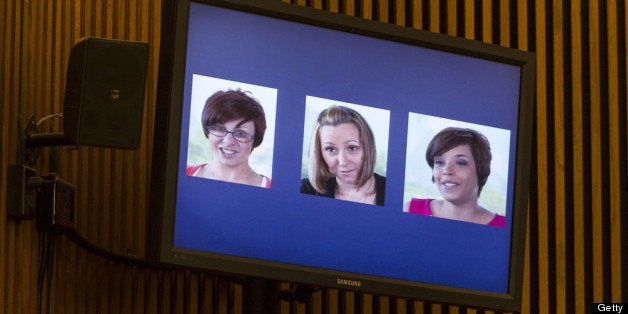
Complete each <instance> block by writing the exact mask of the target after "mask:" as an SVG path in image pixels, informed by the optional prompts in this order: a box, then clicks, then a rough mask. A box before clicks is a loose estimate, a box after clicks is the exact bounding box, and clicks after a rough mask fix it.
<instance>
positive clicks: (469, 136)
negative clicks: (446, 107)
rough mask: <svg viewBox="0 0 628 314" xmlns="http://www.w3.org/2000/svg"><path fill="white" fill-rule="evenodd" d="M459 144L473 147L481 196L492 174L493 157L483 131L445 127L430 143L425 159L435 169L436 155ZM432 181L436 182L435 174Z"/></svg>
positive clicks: (472, 152) (472, 151)
mask: <svg viewBox="0 0 628 314" xmlns="http://www.w3.org/2000/svg"><path fill="white" fill-rule="evenodd" d="M459 145H469V147H470V148H471V154H472V155H473V161H474V163H475V173H476V175H477V177H478V196H480V192H481V191H482V187H484V184H486V181H487V180H488V176H489V175H490V174H491V159H492V155H491V146H490V144H489V142H488V139H487V138H486V137H485V136H484V135H482V134H481V133H479V132H477V131H475V130H472V129H466V128H454V127H449V128H445V129H443V130H441V131H440V132H438V134H436V135H435V136H434V138H432V140H431V141H430V143H429V144H428V146H427V150H426V151H425V160H426V161H427V164H428V165H430V168H432V169H434V157H436V156H440V155H442V154H444V153H445V152H447V151H448V150H450V149H452V148H454V147H456V146H459ZM432 182H434V176H432Z"/></svg>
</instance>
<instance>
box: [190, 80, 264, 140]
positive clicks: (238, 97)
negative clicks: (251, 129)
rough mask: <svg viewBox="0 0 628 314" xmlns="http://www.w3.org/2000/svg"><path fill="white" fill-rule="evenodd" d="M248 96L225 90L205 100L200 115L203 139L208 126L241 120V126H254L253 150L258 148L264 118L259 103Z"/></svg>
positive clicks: (206, 134) (238, 91) (206, 135)
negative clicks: (250, 124)
mask: <svg viewBox="0 0 628 314" xmlns="http://www.w3.org/2000/svg"><path fill="white" fill-rule="evenodd" d="M249 94H250V93H249V92H243V91H240V90H227V91H217V92H216V93H214V94H213V95H211V96H210V97H209V98H207V101H206V102H205V107H204V108H203V114H202V115H201V123H202V124H203V132H204V133H205V137H209V134H208V131H207V127H208V126H210V125H214V124H223V123H225V122H228V121H232V120H239V119H242V122H241V124H242V123H246V122H248V121H252V122H253V124H254V125H255V134H254V138H253V148H255V147H257V146H259V145H260V144H261V143H262V141H263V140H264V133H265V132H266V116H265V114H264V109H263V108H262V106H261V105H260V103H259V101H257V99H255V98H253V97H251V96H249Z"/></svg>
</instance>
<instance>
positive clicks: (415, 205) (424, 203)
mask: <svg viewBox="0 0 628 314" xmlns="http://www.w3.org/2000/svg"><path fill="white" fill-rule="evenodd" d="M431 201H432V200H431V199H422V198H413V199H412V200H411V201H410V206H409V208H408V212H409V213H411V214H419V215H423V216H432V210H431V209H430V202H431ZM486 225H487V226H494V227H502V228H503V227H504V226H505V225H506V217H504V216H502V215H499V214H495V217H493V220H491V221H490V222H489V223H487V224H486Z"/></svg>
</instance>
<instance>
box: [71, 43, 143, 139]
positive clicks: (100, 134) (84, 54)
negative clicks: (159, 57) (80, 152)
mask: <svg viewBox="0 0 628 314" xmlns="http://www.w3.org/2000/svg"><path fill="white" fill-rule="evenodd" d="M148 54H149V46H148V44H146V43H140V42H131V41H120V40H110V39H102V38H84V39H81V40H80V41H78V42H77V43H76V44H74V46H73V47H72V49H71V51H70V59H69V61H68V69H67V76H66V85H65V98H64V105H63V132H64V133H65V136H66V138H67V139H68V140H69V141H71V142H72V143H76V144H77V145H81V146H82V145H85V146H100V147H110V148H126V149H137V148H138V146H139V143H140V137H141V134H142V120H143V114H144V98H145V96H144V94H145V90H146V71H147V67H148Z"/></svg>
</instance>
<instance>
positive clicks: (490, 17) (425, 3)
mask: <svg viewBox="0 0 628 314" xmlns="http://www.w3.org/2000/svg"><path fill="white" fill-rule="evenodd" d="M277 1H283V2H290V3H293V4H294V5H302V6H310V7H314V8H316V9H320V10H328V11H331V12H338V13H339V14H346V15H354V16H359V17H361V18H365V19H374V20H377V21H380V22H383V23H391V24H397V25H401V26H405V27H412V28H417V29H425V30H429V31H432V32H440V33H445V34H449V35H453V36H460V37H465V38H468V39H474V40H481V41H484V42H487V43H493V44H498V45H502V46H506V47H514V48H518V49H522V50H530V51H533V52H535V53H536V56H537V82H536V93H537V95H536V109H535V110H536V111H535V112H536V113H535V121H534V123H535V124H534V125H535V134H534V135H535V137H534V140H533V146H534V147H533V150H534V152H533V162H532V166H531V169H530V172H531V174H532V180H531V181H532V183H531V187H530V188H531V191H530V196H529V199H530V206H529V208H530V209H529V222H530V224H529V228H528V230H529V232H528V243H527V245H526V269H525V274H524V290H523V291H524V296H523V298H524V304H523V309H522V313H586V312H588V309H589V307H590V304H591V303H592V302H610V301H614V302H620V301H622V302H628V300H627V299H626V295H628V269H627V268H626V267H625V266H624V265H625V264H628V249H627V243H628V218H627V217H628V213H627V212H626V210H627V209H628V165H627V161H626V160H627V157H626V156H628V134H627V133H628V127H627V120H628V109H627V105H626V103H627V95H626V94H627V92H626V90H627V89H628V81H627V78H626V72H628V63H627V60H626V50H627V49H628V32H627V24H626V17H627V16H628V7H627V6H626V4H625V3H624V1H622V0H608V1H584V0H574V1H561V0H534V1H533V0H518V1H507V0H475V1H461V0H388V1H383V0H380V1H372V0H343V1H340V0H277ZM0 16H2V17H3V18H2V19H0V47H1V49H0V102H1V107H0V108H1V109H0V118H1V121H2V124H0V139H1V141H2V142H1V145H2V150H1V151H0V176H1V177H2V180H0V237H1V239H0V313H37V306H38V304H39V305H40V306H41V309H43V312H44V313H221V314H232V313H235V314H237V313H241V311H242V302H241V299H242V287H241V286H240V285H238V284H237V283H234V282H230V281H229V279H228V278H218V277H214V276H211V275H209V274H205V273H199V272H193V271H189V270H185V271H184V270H169V269H159V268H154V267H153V266H151V265H142V264H131V263H128V262H124V261H121V260H115V259H114V260H108V259H105V258H102V257H100V256H98V255H97V254H94V253H93V252H95V251H87V250H85V249H83V248H81V247H79V246H77V245H76V244H75V243H74V242H71V241H69V240H68V239H66V238H63V237H55V238H50V237H46V236H45V234H40V233H38V232H37V230H36V228H35V224H34V222H33V221H19V222H16V221H7V220H6V219H4V218H3V217H5V216H6V206H5V205H4V204H5V202H6V198H7V195H6V188H7V182H6V168H7V166H8V165H11V164H15V163H16V162H17V160H18V156H17V143H18V141H17V138H18V132H17V124H18V116H19V115H20V114H21V117H22V123H24V122H25V121H26V119H28V118H29V117H30V116H31V115H33V116H34V117H35V118H36V119H39V118H42V117H45V116H46V115H49V114H54V113H58V112H60V111H61V109H62V106H61V102H62V100H63V99H62V98H63V91H64V88H65V86H64V85H65V68H66V66H67V57H68V54H69V51H70V48H71V45H72V43H73V42H75V41H76V40H77V39H79V38H81V37H84V36H96V37H105V38H114V39H128V40H138V41H143V42H148V43H149V44H150V46H151V53H150V60H149V74H148V83H147V91H146V106H145V115H144V123H143V137H142V140H141V144H140V149H139V150H137V151H114V150H108V149H97V148H81V149H79V150H66V149H62V148H56V149H43V150H42V154H41V157H40V159H39V168H40V170H41V172H42V174H45V173H47V172H49V171H54V172H58V173H60V174H61V176H62V178H64V179H65V180H66V181H69V182H71V183H73V184H75V185H76V187H77V191H78V199H77V208H78V210H77V213H76V221H75V223H76V229H77V230H78V232H79V233H80V234H81V235H83V236H84V237H85V238H86V239H88V240H89V241H90V242H92V243H94V244H96V245H98V246H101V247H103V248H106V249H109V250H112V251H115V252H118V253H120V254H126V255H128V256H143V255H144V253H145V252H144V249H145V248H144V240H145V238H144V237H145V236H144V232H145V214H146V207H147V200H148V195H149V192H150V191H148V186H149V181H150V178H149V169H150V164H151V160H150V157H151V156H150V155H151V151H152V147H153V145H154V144H155V143H153V138H152V130H153V129H154V128H155V127H159V126H155V125H154V123H153V121H154V120H153V118H154V116H155V114H156V113H155V101H156V99H155V94H156V87H157V67H158V62H159V60H158V49H159V44H160V38H159V36H160V33H159V27H160V18H161V1H158V0H128V1H122V0H87V1H83V0H60V1H44V0H30V1H19V0H9V1H0ZM60 126H61V120H60V119H58V118H56V117H55V118H50V119H47V120H45V121H43V122H42V124H41V125H40V129H42V130H50V129H53V130H59V128H60ZM156 145H158V143H157V144H156ZM46 243H49V244H51V245H50V246H45V245H44V246H41V245H40V244H46ZM44 247H47V248H48V249H47V250H46V251H44V250H41V249H42V248H44ZM44 253H47V254H44ZM45 258H47V259H48V260H50V261H51V263H50V264H49V267H48V268H42V267H41V266H40V265H42V264H41V263H40V262H41V261H42V260H44V259H45ZM38 279H39V280H38ZM39 285H41V286H39ZM283 285H284V286H286V285H287V284H285V283H284V284H283ZM281 313H282V314H300V313H308V314H309V313H332V314H335V313H395V314H402V313H404V314H405V313H408V314H418V313H467V314H470V313H498V312H493V311H483V310H479V309H471V308H465V307H462V306H449V305H443V304H431V303H428V302H421V301H420V300H405V299H395V298H388V297H381V296H375V295H370V294H358V293H353V292H349V291H342V290H337V289H323V290H319V291H317V292H315V293H314V294H313V295H312V300H311V302H308V303H306V304H299V303H297V302H282V304H281Z"/></svg>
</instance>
